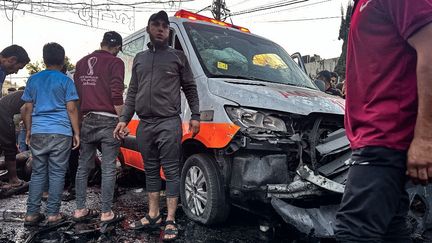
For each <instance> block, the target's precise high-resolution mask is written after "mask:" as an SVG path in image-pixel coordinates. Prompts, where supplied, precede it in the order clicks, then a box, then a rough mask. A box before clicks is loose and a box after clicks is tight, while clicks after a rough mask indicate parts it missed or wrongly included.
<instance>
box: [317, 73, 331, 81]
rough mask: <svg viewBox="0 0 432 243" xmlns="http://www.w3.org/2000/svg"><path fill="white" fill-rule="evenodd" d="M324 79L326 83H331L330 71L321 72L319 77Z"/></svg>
mask: <svg viewBox="0 0 432 243" xmlns="http://www.w3.org/2000/svg"><path fill="white" fill-rule="evenodd" d="M320 76H321V77H323V78H324V79H325V80H323V81H325V82H330V80H331V74H330V72H329V71H327V70H324V71H321V72H319V73H318V74H317V77H320Z"/></svg>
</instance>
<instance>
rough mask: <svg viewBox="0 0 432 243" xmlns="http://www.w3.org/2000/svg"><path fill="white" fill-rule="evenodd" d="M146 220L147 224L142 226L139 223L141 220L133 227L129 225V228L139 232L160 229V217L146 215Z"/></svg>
mask: <svg viewBox="0 0 432 243" xmlns="http://www.w3.org/2000/svg"><path fill="white" fill-rule="evenodd" d="M144 218H146V219H147V221H148V223H147V224H143V223H142V222H141V220H137V221H135V222H134V225H135V226H131V225H129V227H130V228H131V229H133V230H140V229H157V228H159V227H160V225H161V223H162V220H161V221H160V222H158V221H159V220H160V219H162V215H161V214H159V215H158V216H156V217H155V218H152V217H150V215H149V214H146V216H145V217H144Z"/></svg>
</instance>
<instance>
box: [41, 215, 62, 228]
mask: <svg viewBox="0 0 432 243" xmlns="http://www.w3.org/2000/svg"><path fill="white" fill-rule="evenodd" d="M60 216H61V217H60V219H57V220H56V221H47V223H46V225H45V226H46V227H56V226H60V225H62V224H63V223H64V222H66V219H67V217H66V215H64V214H62V213H60Z"/></svg>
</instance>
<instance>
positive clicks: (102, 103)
mask: <svg viewBox="0 0 432 243" xmlns="http://www.w3.org/2000/svg"><path fill="white" fill-rule="evenodd" d="M100 46H101V49H100V50H97V51H94V52H93V53H91V54H89V55H87V56H85V57H83V58H82V59H81V60H79V61H78V63H77V65H76V71H75V74H74V80H75V85H76V87H77V90H78V94H79V97H80V102H81V106H80V108H81V113H82V115H84V119H83V121H82V128H81V149H80V158H79V162H78V170H77V174H76V179H75V190H76V204H77V209H76V210H75V213H74V220H76V221H82V220H85V219H89V218H92V217H94V216H97V215H98V212H97V211H95V210H91V209H88V208H86V205H85V203H86V191H87V178H88V173H89V171H90V169H92V168H93V167H94V159H95V155H96V149H97V147H98V145H100V146H101V149H102V164H101V169H102V213H101V215H100V220H101V221H102V222H103V223H114V222H119V221H121V220H122V219H123V216H121V215H119V214H115V213H114V212H113V211H112V209H111V208H112V202H113V197H114V187H115V181H116V158H117V155H118V152H119V149H120V141H119V140H117V139H115V138H114V137H113V131H114V129H115V128H116V125H117V123H118V122H119V116H120V114H121V111H122V109H123V86H124V81H123V79H124V70H125V67H124V63H123V61H122V60H121V59H120V58H118V57H117V54H118V53H119V51H121V48H122V37H121V36H120V34H118V33H117V32H114V31H109V32H106V33H105V34H104V36H103V39H102V42H101V44H100Z"/></svg>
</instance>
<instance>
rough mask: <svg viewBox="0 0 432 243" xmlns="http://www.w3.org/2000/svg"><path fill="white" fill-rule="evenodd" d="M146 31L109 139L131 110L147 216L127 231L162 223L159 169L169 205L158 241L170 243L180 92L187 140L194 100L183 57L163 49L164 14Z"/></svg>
mask: <svg viewBox="0 0 432 243" xmlns="http://www.w3.org/2000/svg"><path fill="white" fill-rule="evenodd" d="M147 32H148V33H149V35H150V40H151V42H150V43H149V44H148V47H149V49H148V50H146V51H144V52H140V53H138V54H137V55H136V57H135V59H134V62H133V66H132V78H131V82H130V87H129V90H128V93H127V98H126V101H125V105H124V108H123V112H122V115H121V116H120V122H119V124H118V125H117V128H116V129H115V131H114V136H116V137H117V138H118V139H120V138H121V137H122V136H123V135H124V132H125V129H126V125H127V123H128V122H129V121H130V120H131V118H132V116H133V114H134V112H136V113H137V115H138V117H139V118H140V123H139V126H138V128H137V143H138V148H139V150H140V152H141V154H142V157H143V159H144V169H145V173H146V188H147V191H148V195H149V213H148V214H147V215H146V216H145V217H144V218H142V219H141V220H139V221H136V222H134V223H133V224H131V226H130V227H131V228H132V229H142V228H151V227H153V228H154V227H157V226H158V225H159V224H160V223H161V221H162V220H161V216H160V213H159V193H160V190H161V179H160V174H159V172H160V166H161V165H162V167H163V170H164V174H165V177H166V196H167V206H168V216H167V219H166V226H165V231H164V236H163V240H170V239H171V240H172V239H174V238H176V237H177V235H178V229H177V225H176V223H175V221H174V219H175V212H176V209H177V201H178V195H179V188H180V187H179V183H180V173H179V160H180V156H181V149H180V146H181V139H182V127H181V119H180V116H179V115H180V113H181V108H180V107H181V102H180V101H181V96H180V88H182V89H183V92H184V94H185V96H186V98H187V100H188V103H189V107H190V109H191V112H192V117H191V119H190V122H189V130H190V132H192V136H195V135H196V134H197V133H198V132H199V128H200V122H199V119H200V114H199V99H198V92H197V88H196V84H195V81H194V79H193V75H192V71H191V68H190V66H189V63H188V61H187V59H186V56H185V55H184V53H183V52H181V51H178V50H175V49H172V48H170V47H169V46H168V37H169V20H168V16H167V14H166V12H164V11H160V12H158V13H156V14H153V15H152V16H151V17H150V19H149V22H148V26H147Z"/></svg>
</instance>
